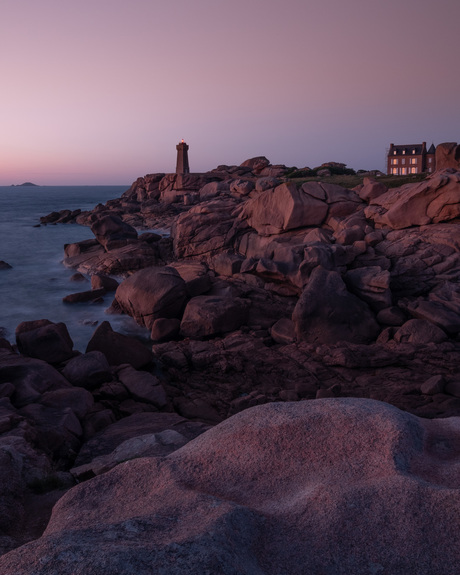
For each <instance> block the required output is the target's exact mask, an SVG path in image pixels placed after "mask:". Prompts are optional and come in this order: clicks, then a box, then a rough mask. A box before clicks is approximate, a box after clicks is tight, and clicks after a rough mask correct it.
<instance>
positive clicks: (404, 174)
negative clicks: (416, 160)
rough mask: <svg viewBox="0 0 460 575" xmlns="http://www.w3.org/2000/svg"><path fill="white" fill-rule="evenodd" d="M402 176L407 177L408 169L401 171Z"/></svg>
mask: <svg viewBox="0 0 460 575" xmlns="http://www.w3.org/2000/svg"><path fill="white" fill-rule="evenodd" d="M401 174H402V175H403V176H406V175H407V168H402V169H401Z"/></svg>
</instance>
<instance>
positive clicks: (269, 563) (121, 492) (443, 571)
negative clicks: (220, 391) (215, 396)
mask: <svg viewBox="0 0 460 575" xmlns="http://www.w3.org/2000/svg"><path fill="white" fill-rule="evenodd" d="M459 441H460V428H459V422H458V420H457V418H453V419H448V420H422V419H419V418H417V417H415V416H412V415H409V414H407V413H404V412H401V411H399V410H398V409H396V408H394V407H392V406H388V405H386V404H384V403H381V402H377V401H373V400H364V399H351V398H345V399H321V400H316V401H308V402H298V403H275V404H270V405H262V406H258V407H254V408H252V409H249V410H246V411H244V412H242V413H239V414H237V415H235V416H233V417H232V418H230V419H229V420H227V421H225V422H223V423H222V424H220V425H218V426H217V427H215V428H214V429H212V430H210V431H208V432H207V433H205V434H203V435H201V436H200V437H198V438H197V439H195V440H194V441H192V442H189V443H188V444H187V445H186V446H185V447H183V448H182V449H179V450H177V451H175V452H174V453H172V454H171V455H169V456H168V457H166V458H164V459H157V458H144V459H138V460H135V461H130V462H126V463H122V464H120V465H118V466H117V467H116V468H115V469H113V470H112V471H110V472H108V473H105V474H103V475H101V476H99V477H97V478H95V479H93V480H91V481H89V482H85V483H83V484H81V485H78V486H77V487H75V488H73V489H71V490H70V491H69V492H68V493H67V494H66V495H65V496H64V497H63V498H62V499H61V500H60V501H59V502H58V503H57V504H56V506H55V508H54V510H53V515H52V518H51V520H50V522H49V525H48V527H47V529H46V531H45V533H44V534H43V536H42V537H41V538H40V539H38V540H37V541H34V542H32V543H29V544H28V545H26V546H23V547H22V548H20V549H18V550H15V551H12V552H10V553H8V554H7V555H4V556H3V557H1V558H0V571H1V572H2V574H3V575H32V573H33V574H34V575H45V574H49V573H56V574H57V573H59V575H71V574H72V575H73V574H75V573H80V572H81V573H97V574H98V575H109V574H110V575H122V574H123V575H125V574H126V573H136V575H150V574H151V573H152V572H155V573H165V574H166V573H167V574H168V575H175V574H177V575H179V574H183V573H188V574H190V575H202V574H203V573H212V574H214V573H226V574H227V575H237V574H238V575H250V574H258V575H262V574H264V575H278V574H279V573H289V574H296V575H297V574H298V575H300V574H302V573H318V574H319V573H323V572H324V573H347V574H351V573H353V575H368V574H369V573H379V572H381V573H391V574H395V575H396V574H402V573H404V575H456V573H457V566H458V562H459V560H460V552H459V548H460V535H459V534H460V519H459V517H460V498H459V496H458V490H459V488H460V482H459V469H458V467H459V464H458V457H457V456H458V445H459Z"/></svg>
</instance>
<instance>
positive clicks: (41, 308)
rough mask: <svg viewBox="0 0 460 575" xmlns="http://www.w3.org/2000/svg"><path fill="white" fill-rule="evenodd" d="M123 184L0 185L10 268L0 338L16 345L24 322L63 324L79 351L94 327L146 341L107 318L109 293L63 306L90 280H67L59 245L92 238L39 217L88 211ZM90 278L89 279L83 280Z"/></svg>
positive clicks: (0, 304)
mask: <svg viewBox="0 0 460 575" xmlns="http://www.w3.org/2000/svg"><path fill="white" fill-rule="evenodd" d="M128 187H129V185H126V186H8V187H6V186H0V260H4V261H5V262H7V263H8V264H10V265H11V266H12V269H8V270H0V337H4V338H6V339H7V340H8V341H9V342H10V343H15V329H16V326H17V325H19V324H20V323H21V322H23V321H31V320H37V319H48V320H50V321H52V322H64V323H65V324H66V326H67V329H68V331H69V334H70V336H71V338H72V340H73V342H74V349H76V350H78V351H81V352H84V351H85V349H86V345H87V343H88V341H89V340H90V339H91V336H92V334H93V333H94V330H95V329H96V327H97V325H99V324H100V323H101V322H102V321H106V320H107V321H109V322H110V324H111V325H112V328H113V329H115V330H116V331H119V332H121V333H125V334H128V335H133V336H136V337H140V338H142V337H147V335H148V333H147V330H144V329H143V328H140V327H139V326H137V324H136V323H135V322H134V320H132V319H131V318H130V317H129V316H126V315H107V314H106V309H107V308H108V307H109V306H110V304H111V302H112V299H113V294H109V295H108V296H106V297H104V302H103V303H102V304H96V303H78V304H64V303H63V302H62V298H63V297H64V296H66V295H68V294H70V293H75V292H79V291H86V290H88V289H91V284H90V282H89V281H88V282H75V281H72V280H71V279H70V278H71V276H72V275H73V274H74V273H75V271H76V270H70V269H67V268H66V267H65V266H64V265H63V264H62V260H63V258H64V244H68V243H73V242H79V241H82V240H86V239H90V238H94V235H93V234H92V232H91V230H90V228H88V227H86V226H80V225H78V224H56V225H46V226H44V225H41V226H39V227H36V226H37V224H39V223H40V216H44V215H47V214H49V213H50V212H52V211H60V210H63V209H70V210H75V209H77V208H81V210H89V209H92V208H94V207H95V206H96V205H97V204H98V203H105V202H106V201H107V200H110V199H113V198H118V197H120V196H121V194H122V193H123V192H124V191H125V190H127V189H128ZM88 279H89V278H88Z"/></svg>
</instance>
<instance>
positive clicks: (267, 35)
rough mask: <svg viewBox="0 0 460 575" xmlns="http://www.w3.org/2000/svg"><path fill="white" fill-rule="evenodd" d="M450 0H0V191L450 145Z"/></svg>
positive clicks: (453, 42)
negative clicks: (179, 163)
mask: <svg viewBox="0 0 460 575" xmlns="http://www.w3.org/2000/svg"><path fill="white" fill-rule="evenodd" d="M459 20H460V1H459V0H436V2H435V1H434V0H431V1H428V0H244V1H243V0H231V1H230V0H175V1H174V2H167V1H165V0H129V1H128V0H80V2H70V0H39V1H37V0H2V8H1V20H0V47H1V57H0V72H1V104H2V105H1V107H0V185H10V184H12V183H15V184H18V183H22V182H23V181H27V180H31V181H33V182H36V183H38V184H43V185H46V184H48V185H63V184H130V183H131V182H132V181H133V180H134V179H136V178H137V177H138V176H142V175H144V174H146V173H152V172H163V171H164V172H171V171H174V169H175V154H176V151H175V146H176V144H177V143H178V142H179V141H180V139H181V138H184V139H185V141H186V142H187V143H188V144H189V146H190V151H189V158H190V167H191V170H192V171H206V170H210V169H212V168H214V167H216V166H217V165H218V164H224V163H225V164H240V163H241V162H243V161H244V160H245V159H247V158H250V157H253V156H257V155H265V156H267V157H268V159H269V160H270V161H271V162H272V163H273V164H276V163H284V164H287V165H289V166H293V165H295V166H297V167H303V166H310V167H314V166H317V165H319V164H321V163H323V162H327V161H337V162H344V163H346V164H347V165H348V166H350V167H352V168H354V169H361V168H362V169H382V170H383V169H384V166H385V164H384V161H385V154H386V148H387V147H388V146H389V144H390V142H394V143H408V144H410V143H418V142H422V141H424V140H425V141H426V142H427V143H428V145H430V144H431V142H434V143H435V144H438V143H440V142H445V141H457V142H458V141H460V113H459V100H460V74H459V57H458V50H459V49H458V22H459Z"/></svg>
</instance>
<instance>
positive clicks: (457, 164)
mask: <svg viewBox="0 0 460 575" xmlns="http://www.w3.org/2000/svg"><path fill="white" fill-rule="evenodd" d="M446 168H453V169H454V170H460V146H459V145H458V144H457V142H444V143H442V144H438V145H437V146H436V170H444V169H446Z"/></svg>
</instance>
